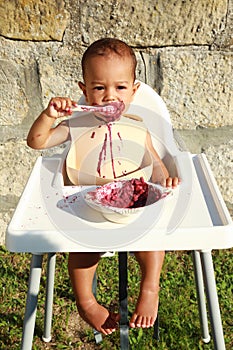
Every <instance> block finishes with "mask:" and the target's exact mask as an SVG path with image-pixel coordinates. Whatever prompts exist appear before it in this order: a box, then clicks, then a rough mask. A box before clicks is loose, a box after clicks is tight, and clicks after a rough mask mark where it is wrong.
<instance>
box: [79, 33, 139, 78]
mask: <svg viewBox="0 0 233 350" xmlns="http://www.w3.org/2000/svg"><path fill="white" fill-rule="evenodd" d="M112 53H114V54H117V55H119V56H120V57H129V58H130V59H131V60H132V73H133V78H134V80H135V78H136V76H135V75H136V73H135V71H136V66H137V59H136V56H135V53H134V51H133V49H132V48H131V47H130V46H129V45H127V44H126V43H125V42H124V41H121V40H119V39H114V38H103V39H99V40H97V41H95V42H93V43H92V44H91V45H90V46H89V47H88V48H87V49H86V51H85V52H84V54H83V57H82V71H83V77H84V76H85V71H86V64H87V61H88V59H89V58H90V57H94V56H108V55H110V54H112Z"/></svg>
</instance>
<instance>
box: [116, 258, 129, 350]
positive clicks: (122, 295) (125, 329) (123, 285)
mask: <svg viewBox="0 0 233 350" xmlns="http://www.w3.org/2000/svg"><path fill="white" fill-rule="evenodd" d="M118 259H119V304H120V315H121V318H120V344H121V350H128V349H129V326H128V291H127V286H128V266H127V262H128V254H127V252H119V253H118Z"/></svg>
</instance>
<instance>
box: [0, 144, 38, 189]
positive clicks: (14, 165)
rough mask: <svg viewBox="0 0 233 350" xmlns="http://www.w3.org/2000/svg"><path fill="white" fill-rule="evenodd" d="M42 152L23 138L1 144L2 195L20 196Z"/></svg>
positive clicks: (0, 185) (0, 184)
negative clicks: (28, 145) (27, 144)
mask: <svg viewBox="0 0 233 350" xmlns="http://www.w3.org/2000/svg"><path fill="white" fill-rule="evenodd" d="M40 154H41V152H40V151H35V150H32V149H30V148H29V147H27V146H26V143H25V141H23V140H9V141H7V142H6V143H4V144H1V145H0V168H1V178H0V195H1V196H7V195H14V196H20V195H21V193H22V191H23V189H24V186H25V184H26V181H27V179H28V177H29V174H30V172H31V169H32V167H33V165H34V163H35V160H36V158H37V157H38V156H39V155H40Z"/></svg>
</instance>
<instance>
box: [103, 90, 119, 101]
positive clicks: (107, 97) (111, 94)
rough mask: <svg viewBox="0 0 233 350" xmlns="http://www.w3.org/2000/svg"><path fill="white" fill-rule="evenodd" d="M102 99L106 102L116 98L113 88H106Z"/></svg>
mask: <svg viewBox="0 0 233 350" xmlns="http://www.w3.org/2000/svg"><path fill="white" fill-rule="evenodd" d="M104 100H105V101H106V102H112V101H115V100H116V97H115V94H114V91H113V89H107V90H106V94H105V98H104Z"/></svg>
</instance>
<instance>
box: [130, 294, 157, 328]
mask: <svg viewBox="0 0 233 350" xmlns="http://www.w3.org/2000/svg"><path fill="white" fill-rule="evenodd" d="M158 305H159V295H158V291H153V290H147V289H143V290H141V292H140V295H139V298H138V301H137V305H136V309H135V311H134V313H133V315H132V317H131V319H130V322H129V325H130V327H132V328H135V327H141V328H149V327H153V325H154V323H155V320H156V318H157V313H158Z"/></svg>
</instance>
